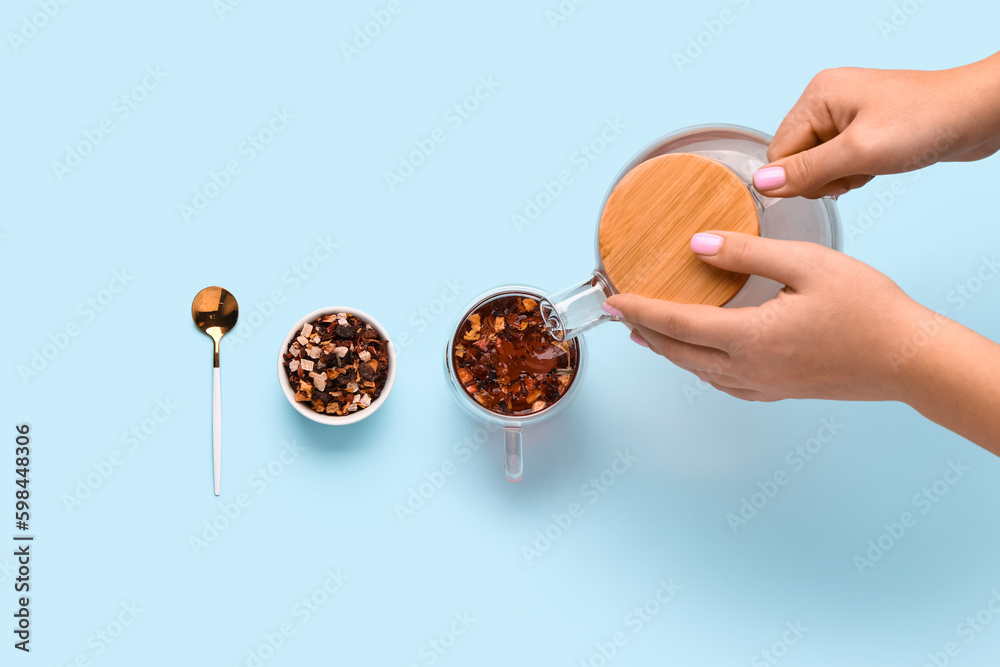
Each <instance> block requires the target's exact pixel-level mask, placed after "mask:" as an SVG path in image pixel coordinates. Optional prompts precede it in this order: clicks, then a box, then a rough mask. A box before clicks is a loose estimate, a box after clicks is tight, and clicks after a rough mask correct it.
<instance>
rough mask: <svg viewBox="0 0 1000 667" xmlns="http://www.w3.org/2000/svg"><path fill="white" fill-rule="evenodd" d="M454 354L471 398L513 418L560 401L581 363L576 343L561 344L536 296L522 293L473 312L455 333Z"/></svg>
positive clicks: (497, 299)
mask: <svg viewBox="0 0 1000 667" xmlns="http://www.w3.org/2000/svg"><path fill="white" fill-rule="evenodd" d="M452 354H453V355H454V359H453V364H454V368H455V373H456V375H457V376H458V380H459V382H460V383H461V385H462V387H464V388H465V391H466V392H468V394H469V395H470V396H471V397H472V398H473V400H475V401H476V402H478V403H479V404H480V405H482V406H483V407H484V408H486V409H487V410H490V411H491V412H495V413H497V414H501V415H513V416H519V415H527V414H532V413H536V412H540V411H542V410H544V409H546V408H548V407H549V406H551V405H552V404H554V403H555V402H556V401H558V400H559V399H560V398H562V397H563V396H564V395H565V394H566V391H567V390H568V389H569V386H570V384H572V382H573V379H574V377H575V376H576V369H577V366H578V364H579V360H580V349H579V346H578V344H577V342H576V341H575V340H571V341H568V342H557V341H556V340H555V339H554V338H553V337H552V336H551V334H549V332H548V331H547V329H546V327H545V322H544V321H543V319H542V316H541V313H540V312H539V308H538V298H537V297H534V296H528V295H524V294H504V295H500V296H497V297H494V298H492V299H490V300H489V301H487V302H486V303H483V304H482V305H480V306H479V307H478V308H476V309H475V310H474V311H473V312H471V313H470V314H469V316H468V317H467V318H466V319H465V321H464V322H463V323H462V325H461V326H460V327H459V328H458V331H457V332H456V333H455V338H454V340H453V342H452Z"/></svg>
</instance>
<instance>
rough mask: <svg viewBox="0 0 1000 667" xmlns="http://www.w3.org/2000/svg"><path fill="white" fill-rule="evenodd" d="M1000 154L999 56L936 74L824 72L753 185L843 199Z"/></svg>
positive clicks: (778, 136) (782, 193)
mask: <svg viewBox="0 0 1000 667" xmlns="http://www.w3.org/2000/svg"><path fill="white" fill-rule="evenodd" d="M998 149H1000V54H996V55H994V56H991V57H990V58H987V59H986V60H983V61H981V62H978V63H973V64H972V65H967V66H965V67H959V68H956V69H951V70H943V71H936V72H923V71H909V70H875V69H857V68H847V67H845V68H840V69H831V70H824V71H822V72H820V73H819V74H818V75H817V76H816V77H815V78H814V79H813V80H812V81H811V82H810V83H809V86H808V87H807V88H806V90H805V92H804V93H802V97H801V98H799V101H798V102H797V103H796V104H795V106H794V107H793V108H792V110H791V111H789V112H788V115H787V116H786V117H785V119H784V121H782V123H781V125H780V127H778V131H777V132H776V133H775V135H774V140H773V141H772V142H771V145H770V148H769V149H768V153H767V159H768V160H770V161H771V162H770V164H768V165H766V166H765V167H762V168H761V169H759V170H758V171H757V173H756V174H755V175H754V185H755V187H756V188H757V190H758V191H760V192H762V193H765V194H767V195H768V196H770V197H793V196H797V195H802V196H806V197H810V198H816V197H821V196H825V195H838V194H843V193H845V192H847V191H848V190H852V189H855V188H859V187H861V186H862V185H864V184H865V183H867V182H868V181H869V180H871V178H872V177H873V176H877V175H880V174H896V173H902V172H907V171H913V170H915V169H920V168H922V167H926V166H929V165H931V164H934V163H935V162H944V161H967V160H978V159H981V158H984V157H987V156H989V155H992V154H993V153H995V152H996V151H997V150H998Z"/></svg>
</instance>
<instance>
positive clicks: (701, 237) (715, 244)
mask: <svg viewBox="0 0 1000 667" xmlns="http://www.w3.org/2000/svg"><path fill="white" fill-rule="evenodd" d="M721 247H722V237H721V236H719V235H718V234H706V233H704V232H699V233H697V234H695V235H694V236H692V237H691V250H693V251H694V252H696V253H698V254H699V255H714V254H716V253H718V252H719V248H721Z"/></svg>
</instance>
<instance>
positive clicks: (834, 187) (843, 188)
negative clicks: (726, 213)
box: [768, 174, 875, 199]
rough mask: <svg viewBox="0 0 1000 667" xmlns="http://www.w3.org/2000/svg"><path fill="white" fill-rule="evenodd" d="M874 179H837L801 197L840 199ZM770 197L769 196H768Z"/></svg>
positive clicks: (871, 177)
mask: <svg viewBox="0 0 1000 667" xmlns="http://www.w3.org/2000/svg"><path fill="white" fill-rule="evenodd" d="M873 178H875V177H874V176H868V175H867V174H854V175H853V176H845V177H844V178H840V179H837V180H836V181H833V182H832V183H827V184H826V185H823V186H821V187H820V188H819V189H818V190H814V191H813V192H806V193H803V194H802V195H801V196H802V197H805V198H806V199H819V198H821V197H840V196H841V195H846V194H847V193H848V192H850V191H852V190H857V189H859V188H862V187H864V186H865V185H866V184H867V183H868V181H870V180H872V179H873ZM768 196H770V195H768Z"/></svg>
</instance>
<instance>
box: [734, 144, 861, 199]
mask: <svg viewBox="0 0 1000 667" xmlns="http://www.w3.org/2000/svg"><path fill="white" fill-rule="evenodd" d="M862 160H863V158H862V156H861V155H860V152H859V150H858V147H857V142H855V141H854V140H853V137H852V135H851V131H850V128H848V130H847V131H846V132H844V133H842V134H838V135H836V136H834V137H833V138H831V139H829V140H827V141H823V142H821V143H817V144H816V145H815V146H813V147H811V148H807V149H804V150H801V151H799V152H797V153H792V154H789V155H786V156H785V157H781V158H778V159H777V160H774V161H773V162H771V163H770V164H767V165H765V166H763V167H761V168H760V169H758V170H757V171H756V172H755V173H754V175H753V182H754V187H755V188H756V189H757V191H758V192H760V193H762V194H765V195H767V196H768V197H795V196H800V195H806V194H815V193H820V192H822V191H823V189H826V190H827V191H830V192H833V191H838V190H843V191H845V192H846V191H847V190H849V189H851V188H854V187H860V185H863V184H864V182H863V181H864V178H865V176H864V175H861V176H859V175H858V172H859V171H864V168H863V165H862Z"/></svg>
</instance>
